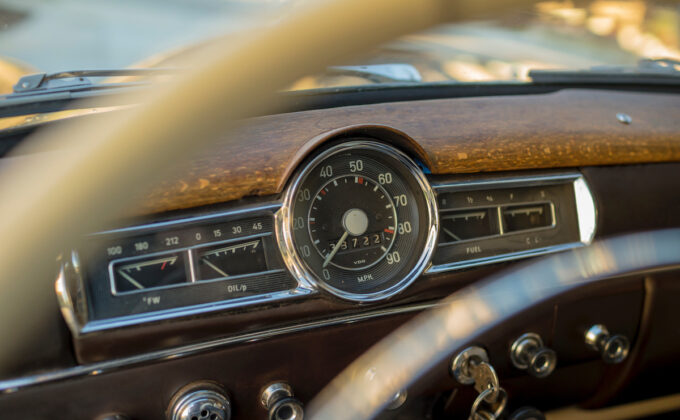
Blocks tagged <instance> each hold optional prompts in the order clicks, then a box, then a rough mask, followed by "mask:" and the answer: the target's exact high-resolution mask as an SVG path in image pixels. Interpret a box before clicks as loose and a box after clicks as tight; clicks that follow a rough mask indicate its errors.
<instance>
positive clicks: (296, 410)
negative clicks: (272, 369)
mask: <svg viewBox="0 0 680 420" xmlns="http://www.w3.org/2000/svg"><path fill="white" fill-rule="evenodd" d="M260 402H261V403H262V407H264V408H265V410H267V411H269V420H302V418H304V415H305V411H304V408H303V407H302V403H301V402H300V401H299V400H297V399H295V398H294V397H293V388H291V387H290V385H288V384H286V383H283V382H277V383H273V384H271V385H268V386H267V387H266V388H265V389H264V390H263V391H262V395H261V397H260Z"/></svg>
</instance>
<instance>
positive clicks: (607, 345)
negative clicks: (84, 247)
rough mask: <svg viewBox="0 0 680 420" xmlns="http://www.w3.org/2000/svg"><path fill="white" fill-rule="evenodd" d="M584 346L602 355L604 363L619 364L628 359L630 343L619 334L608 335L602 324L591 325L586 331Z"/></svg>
mask: <svg viewBox="0 0 680 420" xmlns="http://www.w3.org/2000/svg"><path fill="white" fill-rule="evenodd" d="M586 345H587V346H588V347H590V348H591V349H593V350H595V351H597V352H599V353H600V354H601V355H602V360H604V362H605V363H610V364H615V363H621V362H623V361H624V360H626V358H627V357H628V353H629V352H630V341H629V340H628V337H626V336H625V335H621V334H615V335H610V334H609V331H608V330H607V327H605V326H604V325H602V324H596V325H593V326H592V327H590V328H589V329H588V331H586Z"/></svg>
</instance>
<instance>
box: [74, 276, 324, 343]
mask: <svg viewBox="0 0 680 420" xmlns="http://www.w3.org/2000/svg"><path fill="white" fill-rule="evenodd" d="M281 272H284V270H283V269H279V270H272V271H265V272H262V273H258V274H259V275H271V274H277V273H281ZM220 281H221V280H220ZM314 292H315V291H313V290H307V289H304V288H300V287H297V288H295V289H291V290H283V291H280V292H272V293H264V294H260V295H253V296H245V297H240V298H234V299H229V300H222V301H217V302H206V303H201V304H198V305H191V306H181V307H177V308H170V309H165V310H160V311H156V312H146V313H140V314H135V315H130V316H127V317H116V318H108V319H102V320H96V321H90V322H88V323H87V324H85V325H84V326H83V327H82V328H81V329H80V333H81V334H88V333H92V332H96V331H102V330H109V329H112V328H121V327H128V326H131V325H138V324H142V323H147V322H155V321H163V320H166V319H172V318H180V317H185V316H193V315H200V314H204V313H208V312H218V311H224V310H227V309H234V308H241V307H243V306H246V305H255V304H261V303H267V302H271V301H281V300H284V299H290V298H295V297H299V296H305V295H310V294H312V293H314Z"/></svg>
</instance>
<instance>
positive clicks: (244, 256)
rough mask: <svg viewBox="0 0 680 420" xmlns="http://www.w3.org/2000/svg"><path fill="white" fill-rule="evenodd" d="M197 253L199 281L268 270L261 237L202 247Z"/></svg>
mask: <svg viewBox="0 0 680 420" xmlns="http://www.w3.org/2000/svg"><path fill="white" fill-rule="evenodd" d="M196 255H197V260H198V278H197V280H199V281H200V280H214V279H223V278H227V277H231V276H239V275H244V274H251V273H257V272H262V271H267V264H266V262H265V257H264V248H263V246H262V239H259V238H258V239H253V240H250V241H246V242H239V243H230V244H222V245H216V246H212V247H209V248H202V249H199V250H198V251H196Z"/></svg>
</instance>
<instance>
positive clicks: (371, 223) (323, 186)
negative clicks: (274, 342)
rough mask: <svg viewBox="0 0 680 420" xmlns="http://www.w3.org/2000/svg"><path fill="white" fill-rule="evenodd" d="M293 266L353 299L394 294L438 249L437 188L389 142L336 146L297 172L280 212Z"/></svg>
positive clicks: (281, 233) (282, 241)
mask: <svg viewBox="0 0 680 420" xmlns="http://www.w3.org/2000/svg"><path fill="white" fill-rule="evenodd" d="M277 220H278V223H277V229H278V232H279V238H280V244H281V248H282V251H283V254H284V256H285V257H286V263H287V264H288V266H289V268H290V269H291V271H293V272H294V273H296V274H297V275H299V276H300V277H303V278H304V279H306V280H308V281H309V282H311V283H313V284H316V285H319V286H320V287H322V288H324V289H326V290H327V291H329V292H331V293H333V294H335V295H337V296H340V297H343V298H347V299H352V300H366V301H370V300H377V299H382V298H385V297H388V296H391V295H393V294H395V293H397V292H399V291H400V290H402V289H403V288H405V287H406V286H408V284H410V283H411V282H412V281H413V280H414V279H415V278H416V277H417V276H418V275H420V274H421V273H422V271H423V270H424V268H425V265H426V264H427V262H428V261H429V258H430V257H431V255H432V251H433V248H434V241H435V238H436V233H437V212H436V208H435V200H434V194H433V192H432V190H431V189H430V187H429V184H428V183H427V180H426V179H425V177H424V175H423V174H422V172H421V171H420V169H419V168H418V166H417V165H416V164H415V163H414V162H413V161H411V160H410V159H409V158H408V157H407V156H405V155H404V154H402V153H401V152H399V151H397V150H395V149H393V148H392V147H389V146H386V145H383V144H380V143H376V142H368V141H353V142H349V143H345V144H342V145H339V146H335V147H332V148H330V149H327V150H326V151H324V152H322V153H321V154H319V155H318V156H317V157H316V158H314V159H313V160H312V161H311V162H309V163H308V164H307V165H306V166H305V167H304V168H303V169H302V170H301V171H300V172H299V173H298V174H297V176H296V178H295V180H294V182H293V185H292V187H291V189H290V190H289V191H288V192H287V196H286V201H285V205H284V207H283V208H282V209H281V212H280V214H279V215H278V217H277Z"/></svg>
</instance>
